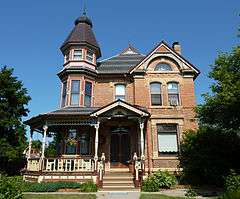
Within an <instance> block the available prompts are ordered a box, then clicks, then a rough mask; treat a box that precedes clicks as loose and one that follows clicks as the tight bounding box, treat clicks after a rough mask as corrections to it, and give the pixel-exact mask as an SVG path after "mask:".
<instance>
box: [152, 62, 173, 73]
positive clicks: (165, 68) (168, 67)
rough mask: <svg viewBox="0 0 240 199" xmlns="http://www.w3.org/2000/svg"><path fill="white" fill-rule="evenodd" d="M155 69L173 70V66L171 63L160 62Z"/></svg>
mask: <svg viewBox="0 0 240 199" xmlns="http://www.w3.org/2000/svg"><path fill="white" fill-rule="evenodd" d="M154 70H155V71H172V68H171V66H170V65H169V64H166V63H159V64H157V65H156V67H155V69H154Z"/></svg>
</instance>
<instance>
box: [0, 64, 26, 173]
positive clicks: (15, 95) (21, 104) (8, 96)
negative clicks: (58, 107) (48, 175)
mask: <svg viewBox="0 0 240 199" xmlns="http://www.w3.org/2000/svg"><path fill="white" fill-rule="evenodd" d="M30 99H31V98H30V96H28V94H27V89H26V88H24V87H23V83H22V82H21V81H19V80H18V79H17V77H14V76H13V69H12V68H8V67H6V66H4V67H2V68H1V69H0V162H1V164H0V171H3V172H6V173H8V174H10V175H11V174H15V172H19V168H17V167H18V166H20V165H19V164H20V163H21V162H22V153H23V150H24V149H25V147H26V137H25V126H24V125H23V123H22V117H23V116H27V113H28V112H29V110H28V109H27V108H26V106H27V104H28V102H29V100H30Z"/></svg>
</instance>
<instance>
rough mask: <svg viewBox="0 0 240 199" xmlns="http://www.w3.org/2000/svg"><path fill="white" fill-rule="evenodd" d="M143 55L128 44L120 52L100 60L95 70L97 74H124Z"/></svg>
mask: <svg viewBox="0 0 240 199" xmlns="http://www.w3.org/2000/svg"><path fill="white" fill-rule="evenodd" d="M144 57H145V56H144V55H143V54H141V53H140V52H139V51H138V50H137V49H136V48H134V47H133V46H132V45H129V46H128V47H127V48H125V49H124V50H123V51H122V52H121V53H120V54H118V55H115V56H113V57H110V58H108V59H105V60H102V61H100V62H99V63H98V66H97V71H98V73H99V74H126V73H129V70H130V69H131V68H132V67H134V66H136V65H137V64H138V63H139V62H140V61H141V60H142V59H143V58H144Z"/></svg>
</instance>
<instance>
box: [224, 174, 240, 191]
mask: <svg viewBox="0 0 240 199" xmlns="http://www.w3.org/2000/svg"><path fill="white" fill-rule="evenodd" d="M224 187H225V191H226V192H234V191H237V190H240V175H237V174H236V172H235V171H234V170H231V171H230V174H229V175H228V176H227V177H226V178H225V184H224Z"/></svg>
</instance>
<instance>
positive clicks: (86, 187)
mask: <svg viewBox="0 0 240 199" xmlns="http://www.w3.org/2000/svg"><path fill="white" fill-rule="evenodd" d="M97 190H98V188H97V185H96V184H94V183H93V182H86V183H83V184H81V186H80V191H81V192H97Z"/></svg>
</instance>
